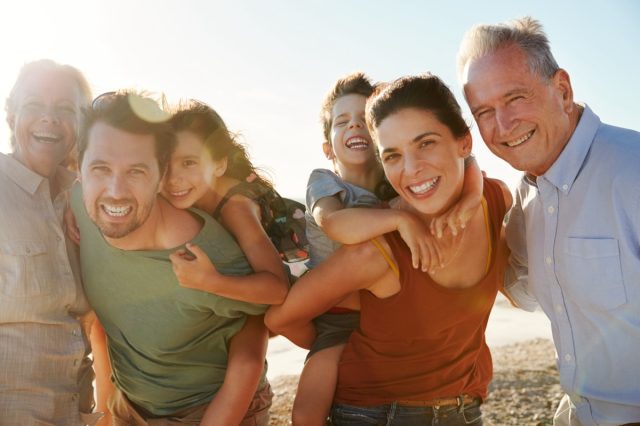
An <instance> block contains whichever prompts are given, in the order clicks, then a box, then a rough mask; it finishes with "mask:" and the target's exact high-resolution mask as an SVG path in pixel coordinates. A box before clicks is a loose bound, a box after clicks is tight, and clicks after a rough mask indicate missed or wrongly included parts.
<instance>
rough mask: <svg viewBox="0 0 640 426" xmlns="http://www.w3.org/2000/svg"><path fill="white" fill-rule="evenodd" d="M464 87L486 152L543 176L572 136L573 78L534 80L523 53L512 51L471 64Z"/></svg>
mask: <svg viewBox="0 0 640 426" xmlns="http://www.w3.org/2000/svg"><path fill="white" fill-rule="evenodd" d="M463 84H464V93H465V98H466V99H467V103H468V104H469V108H470V109H471V112H472V114H473V117H474V118H475V120H476V123H477V124H478V129H479V130H480V134H481V135H482V139H483V140H484V142H485V144H486V145H487V147H488V148H489V149H490V150H491V151H492V152H493V153H494V154H496V155H497V156H498V157H500V158H502V159H503V160H505V161H507V162H508V163H509V164H511V166H513V167H514V168H516V169H518V170H522V171H526V172H529V173H532V174H534V175H536V176H539V175H542V174H544V173H545V172H546V171H547V170H548V169H549V167H551V165H552V164H553V163H554V162H555V161H556V159H557V158H558V156H559V155H560V153H561V152H562V150H563V148H564V146H565V145H566V143H567V142H568V141H569V138H570V137H571V133H572V132H573V128H572V124H571V120H570V111H571V110H572V108H574V105H573V95H572V91H571V84H570V82H569V76H568V74H567V73H566V72H565V71H564V70H558V71H557V72H556V73H555V75H553V76H552V77H551V78H549V79H544V78H542V77H540V76H538V75H535V74H534V73H532V72H531V70H530V69H529V65H528V62H527V58H526V56H525V54H524V52H523V51H522V50H521V49H520V48H519V47H516V46H510V47H505V48H502V49H500V50H498V51H496V52H494V53H491V54H488V55H486V56H483V57H481V58H479V59H475V60H473V61H472V62H471V63H469V64H467V67H466V69H465V73H464V76H463Z"/></svg>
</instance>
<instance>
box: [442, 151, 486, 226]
mask: <svg viewBox="0 0 640 426" xmlns="http://www.w3.org/2000/svg"><path fill="white" fill-rule="evenodd" d="M482 181H483V177H482V171H481V170H480V167H479V166H478V162H477V161H476V160H475V157H474V156H469V157H467V158H466V159H465V169H464V184H463V187H462V194H461V195H460V199H459V200H458V202H457V203H456V204H455V205H453V206H452V207H451V208H450V209H449V210H447V211H446V212H445V213H444V214H442V215H441V216H439V217H437V218H435V219H433V220H432V221H431V233H432V234H433V235H435V236H437V237H438V238H442V234H443V233H444V228H445V227H447V226H448V227H449V229H450V230H451V233H452V234H453V235H456V234H457V233H458V228H464V227H465V226H466V225H467V221H468V220H469V219H470V218H471V216H473V213H474V212H475V210H476V209H477V208H478V206H480V202H481V201H482V190H483V183H482Z"/></svg>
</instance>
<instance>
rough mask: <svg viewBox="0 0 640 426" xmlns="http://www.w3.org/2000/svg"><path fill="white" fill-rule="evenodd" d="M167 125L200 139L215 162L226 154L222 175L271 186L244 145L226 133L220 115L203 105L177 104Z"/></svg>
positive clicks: (197, 102)
mask: <svg viewBox="0 0 640 426" xmlns="http://www.w3.org/2000/svg"><path fill="white" fill-rule="evenodd" d="M171 125H172V126H173V130H174V131H175V132H180V131H189V132H192V133H194V134H196V135H197V136H199V137H200V138H202V141H203V143H204V146H205V148H206V149H207V150H208V151H209V153H210V154H211V158H213V159H214V160H215V161H219V160H222V159H223V158H225V157H226V158H227V169H226V171H225V173H224V175H225V176H228V177H231V178H234V179H238V180H239V181H243V182H257V183H260V184H262V185H264V186H265V187H267V188H269V189H273V184H272V183H271V182H270V181H269V180H268V179H266V178H265V177H264V176H262V175H261V174H260V172H259V170H258V169H257V168H256V167H254V166H253V164H252V163H251V160H250V159H249V155H248V153H247V150H246V148H245V147H244V146H243V145H242V144H241V143H239V142H238V141H237V140H236V136H235V135H232V134H231V132H229V130H228V129H227V125H226V124H225V123H224V121H223V120H222V117H220V115H219V114H218V113H217V112H216V111H215V110H214V109H213V108H211V107H210V106H208V105H207V104H205V103H203V102H200V101H196V100H190V101H188V102H186V103H182V104H180V105H179V106H178V108H177V111H176V112H175V113H174V115H173V117H171Z"/></svg>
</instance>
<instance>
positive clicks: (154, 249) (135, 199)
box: [71, 92, 265, 424]
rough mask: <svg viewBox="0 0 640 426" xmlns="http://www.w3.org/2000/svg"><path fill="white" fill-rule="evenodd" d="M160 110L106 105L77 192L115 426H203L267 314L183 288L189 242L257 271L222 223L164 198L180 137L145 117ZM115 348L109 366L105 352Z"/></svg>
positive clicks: (231, 270)
mask: <svg viewBox="0 0 640 426" xmlns="http://www.w3.org/2000/svg"><path fill="white" fill-rule="evenodd" d="M131 105H134V106H135V107H132V106H131ZM154 109H157V106H156V105H155V103H154V102H153V101H152V100H150V99H147V98H142V97H140V96H137V95H134V94H132V93H124V92H123V93H113V94H107V95H103V96H102V97H99V98H98V99H97V100H96V101H94V105H93V107H92V108H91V109H90V110H88V111H87V112H86V114H85V121H84V126H83V128H82V130H81V135H80V142H79V161H80V175H81V186H82V188H81V189H80V187H79V186H76V188H74V191H73V194H72V198H71V204H72V208H73V211H74V214H75V216H76V220H77V223H78V227H79V229H80V233H81V235H82V238H81V245H80V246H81V247H80V250H81V262H82V275H83V280H84V286H85V291H86V293H87V297H88V299H89V302H90V303H91V305H92V307H93V308H94V310H95V312H96V314H97V316H98V319H99V320H100V323H101V324H102V326H103V328H104V331H105V334H106V338H107V342H108V345H104V341H100V340H96V343H95V344H94V358H95V360H96V364H98V365H101V364H102V365H109V364H108V362H107V361H106V360H107V359H109V360H110V363H111V367H112V371H108V369H107V371H105V372H104V374H102V375H100V374H98V388H99V393H98V404H99V408H102V409H104V408H105V405H108V407H109V409H110V410H109V411H110V412H111V414H112V415H113V420H114V424H120V423H122V422H124V424H132V423H131V422H133V424H138V423H141V424H143V422H145V421H146V420H147V419H150V418H158V417H160V418H165V417H172V418H181V419H182V421H186V420H188V421H189V422H191V421H193V422H195V424H198V418H199V417H200V416H201V414H202V413H203V412H204V409H205V408H206V406H207V405H208V403H209V402H210V401H211V400H212V399H213V398H214V396H215V395H216V392H217V391H218V389H219V388H220V386H221V385H222V383H223V380H224V375H225V372H226V367H227V355H228V343H229V340H230V339H231V338H232V337H233V336H234V335H235V334H236V333H237V332H238V331H239V330H240V328H242V326H243V324H244V322H245V318H246V315H256V314H260V313H263V312H264V310H265V306H262V305H255V304H250V303H245V302H239V301H234V300H230V299H226V298H223V297H219V296H216V295H213V294H209V293H205V292H199V291H195V290H190V289H186V288H182V287H180V286H179V284H178V281H177V279H176V277H175V275H174V274H173V271H172V268H171V262H170V260H169V255H170V254H171V253H172V252H174V251H175V250H176V249H177V248H179V247H182V246H184V244H185V243H187V242H194V243H195V244H197V245H198V246H200V247H201V248H202V249H203V250H204V251H205V252H206V253H207V254H208V255H209V257H210V258H211V260H212V262H213V263H214V264H215V266H216V268H217V269H218V270H219V271H220V272H221V273H224V274H227V275H246V274H249V273H251V268H250V266H249V264H248V263H247V261H246V259H245V257H244V255H243V254H242V252H241V251H240V249H239V248H238V246H237V244H236V243H235V241H234V240H233V239H232V237H231V236H229V234H228V233H227V232H226V231H225V230H224V229H223V228H222V227H221V226H220V225H219V224H218V223H217V222H215V221H214V220H213V219H211V218H210V217H208V216H207V215H205V214H204V213H202V212H199V211H197V210H180V209H176V208H174V207H173V206H171V205H170V204H169V203H168V202H167V201H165V200H164V199H163V198H161V197H158V192H159V190H160V186H161V180H162V176H163V173H164V170H165V168H166V165H167V160H168V158H169V155H170V153H171V149H172V145H173V134H172V132H171V129H170V128H169V127H168V125H167V124H165V123H162V122H150V121H147V120H144V119H142V118H141V116H144V115H143V114H141V113H140V111H141V110H142V112H144V111H145V110H146V111H149V110H151V111H153V110H154ZM134 110H135V112H134ZM100 335H104V334H102V333H98V332H97V333H95V334H94V336H93V337H92V340H94V337H95V336H100ZM107 346H108V358H107V351H106V350H100V348H105V347H107ZM109 373H111V377H110V380H109V377H108V375H109ZM110 381H111V382H113V384H115V387H113V386H112V385H111V384H110ZM262 381H263V382H264V376H263V380H262ZM105 383H106V385H105ZM103 386H105V387H103ZM100 389H106V390H107V391H106V392H102V393H101V392H100ZM259 393H260V392H257V394H256V395H257V396H259ZM107 397H108V398H109V402H108V403H107V401H106V400H107ZM163 424H164V423H163ZM167 424H171V423H170V422H169V423H167ZM189 424H191V423H189Z"/></svg>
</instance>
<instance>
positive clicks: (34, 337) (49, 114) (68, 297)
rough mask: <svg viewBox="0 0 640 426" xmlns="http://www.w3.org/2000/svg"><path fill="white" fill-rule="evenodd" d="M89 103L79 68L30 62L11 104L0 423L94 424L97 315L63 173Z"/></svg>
mask: <svg viewBox="0 0 640 426" xmlns="http://www.w3.org/2000/svg"><path fill="white" fill-rule="evenodd" d="M90 99H91V93H90V89H89V85H88V83H87V81H86V80H85V78H84V76H83V75H82V74H81V73H80V72H79V71H78V70H77V69H75V68H73V67H71V66H68V65H60V64H57V63H55V62H53V61H50V60H40V61H36V62H31V63H28V64H26V65H25V66H24V67H23V68H22V70H21V71H20V74H19V76H18V79H17V81H16V83H15V85H14V87H13V89H12V91H11V94H10V96H9V98H8V99H7V104H6V111H7V123H8V124H9V127H10V128H11V144H12V147H13V153H11V154H9V155H5V154H0V200H2V208H1V209H0V423H2V424H8V425H27V424H48V425H52V424H55V425H65V426H66V425H81V424H87V423H92V422H93V421H94V420H95V415H93V416H92V415H90V414H89V413H91V409H92V406H93V396H92V395H93V394H92V386H91V381H92V378H93V373H92V370H91V361H90V360H89V359H88V358H87V355H88V353H89V345H88V343H87V339H86V334H85V333H84V331H83V327H82V325H81V322H80V318H81V316H82V315H84V314H86V313H87V312H89V306H88V304H87V301H86V300H85V298H84V296H83V293H82V287H81V285H80V281H79V273H78V262H77V257H76V256H77V255H76V253H75V252H74V250H75V248H74V247H73V246H72V245H69V244H66V241H65V240H66V238H65V234H64V232H63V227H62V213H63V210H64V207H65V205H66V199H65V197H64V191H65V190H66V189H67V188H68V187H69V186H70V184H71V183H72V182H73V181H74V180H75V173H72V172H70V171H68V170H66V169H65V168H64V167H62V166H61V164H63V162H65V161H66V160H68V158H69V153H70V152H71V150H72V149H73V147H74V145H75V143H76V137H77V127H78V117H79V111H80V108H81V107H82V106H84V105H86V104H88V102H89V101H90Z"/></svg>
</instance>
